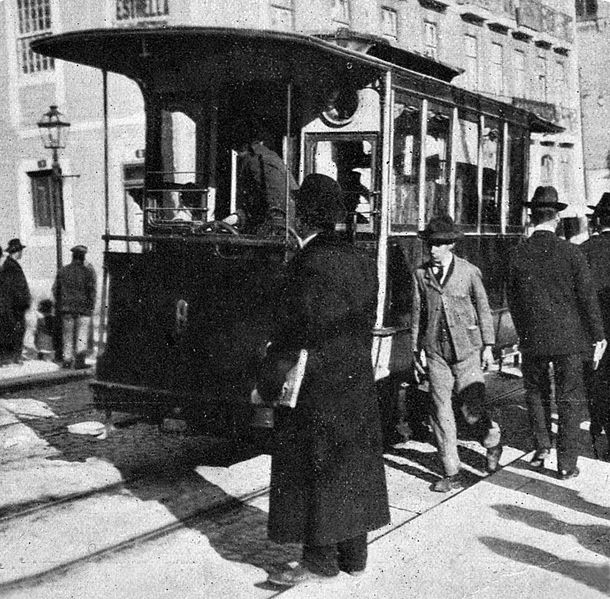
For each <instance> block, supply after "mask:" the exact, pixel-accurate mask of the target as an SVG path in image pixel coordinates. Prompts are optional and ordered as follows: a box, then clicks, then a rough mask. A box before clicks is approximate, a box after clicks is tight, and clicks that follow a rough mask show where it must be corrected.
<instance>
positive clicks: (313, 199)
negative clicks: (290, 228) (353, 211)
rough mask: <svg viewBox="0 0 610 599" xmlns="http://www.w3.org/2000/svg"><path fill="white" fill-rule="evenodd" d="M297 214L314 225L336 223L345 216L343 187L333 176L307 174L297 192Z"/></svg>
mask: <svg viewBox="0 0 610 599" xmlns="http://www.w3.org/2000/svg"><path fill="white" fill-rule="evenodd" d="M296 214H297V216H298V217H299V218H301V219H303V220H304V221H305V222H307V224H309V225H313V226H325V227H328V226H330V225H334V224H335V223H337V222H340V221H341V220H343V218H344V217H345V207H344V206H343V203H342V201H341V187H340V186H339V184H338V183H337V182H336V181H335V180H334V179H331V177H327V176H326V175H320V174H317V173H314V174H311V175H307V177H305V179H303V184H302V185H301V188H300V189H299V191H298V192H297V198H296Z"/></svg>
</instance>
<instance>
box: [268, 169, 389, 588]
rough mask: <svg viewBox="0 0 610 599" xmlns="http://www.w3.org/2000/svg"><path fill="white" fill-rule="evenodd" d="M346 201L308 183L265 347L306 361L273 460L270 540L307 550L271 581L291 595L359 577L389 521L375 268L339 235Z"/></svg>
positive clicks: (335, 188) (279, 424) (321, 184)
mask: <svg viewBox="0 0 610 599" xmlns="http://www.w3.org/2000/svg"><path fill="white" fill-rule="evenodd" d="M340 194H341V190H340V187H339V185H338V184H337V183H336V182H335V181H334V180H333V179H331V178H330V177H326V176H324V175H317V174H315V175H309V176H308V177H306V178H305V180H304V181H303V185H302V187H301V190H300V192H299V194H298V200H297V218H298V219H299V221H300V223H301V232H302V233H303V235H304V244H305V245H304V248H303V249H302V250H301V251H300V252H299V253H298V254H297V255H296V257H295V258H294V259H293V260H292V262H291V264H290V266H289V273H288V278H287V283H286V288H285V297H284V301H283V302H282V303H283V305H282V308H281V310H282V312H281V314H280V315H279V323H280V324H279V330H278V332H277V334H276V335H275V339H274V342H273V343H272V345H271V346H270V347H269V354H270V355H272V356H273V355H278V356H280V355H286V354H287V353H288V354H289V353H290V352H296V353H298V352H299V350H300V349H307V350H308V352H309V357H308V360H307V365H306V369H305V375H304V378H303V382H302V386H301V390H300V394H299V396H298V400H297V405H296V407H295V408H294V409H290V408H279V409H278V410H277V412H278V414H277V420H276V429H277V445H276V448H275V451H274V452H273V455H272V466H271V491H270V508H269V525H268V528H269V536H270V538H271V539H272V540H274V541H277V542H281V543H285V542H302V543H303V555H302V560H301V562H300V563H299V565H298V566H297V567H296V568H293V569H286V570H284V571H282V572H279V573H278V574H277V575H271V576H270V577H269V580H270V582H273V583H275V584H280V585H285V586H291V585H294V584H298V583H301V582H307V581H311V580H324V579H327V578H328V577H332V576H336V575H338V573H339V571H340V570H343V571H345V572H348V573H350V574H358V573H360V572H362V571H363V570H364V568H365V565H366V558H367V533H368V532H369V531H372V530H375V529H377V528H380V527H381V526H384V525H385V524H387V523H388V522H389V510H388V498H387V489H386V481H385V473H384V467H383V459H382V436H381V424H380V416H379V407H378V400H377V396H376V391H375V383H374V378H373V369H372V365H371V342H372V337H371V328H372V325H373V321H374V313H375V302H376V289H377V279H376V275H375V265H374V263H373V262H372V261H371V260H370V259H369V258H368V257H366V256H364V255H363V254H361V253H360V252H359V251H358V250H357V249H356V248H355V247H354V246H353V245H352V244H351V243H349V242H348V241H347V240H346V239H344V238H342V237H340V236H339V235H338V234H336V233H335V231H334V224H335V222H337V219H338V218H339V217H340V215H341V212H342V207H341V205H340ZM282 412H283V413H282Z"/></svg>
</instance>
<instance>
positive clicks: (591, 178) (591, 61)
mask: <svg viewBox="0 0 610 599" xmlns="http://www.w3.org/2000/svg"><path fill="white" fill-rule="evenodd" d="M576 27H577V38H578V56H579V69H580V90H581V110H582V131H583V146H584V164H585V175H586V190H587V197H588V198H589V204H597V202H598V200H599V198H600V197H601V195H602V194H603V193H604V192H607V191H610V135H609V134H608V122H609V119H610V81H609V80H608V78H607V77H604V76H603V74H604V73H606V72H607V71H608V68H609V67H610V4H608V3H607V2H602V1H600V2H598V1H597V0H578V1H577V2H576Z"/></svg>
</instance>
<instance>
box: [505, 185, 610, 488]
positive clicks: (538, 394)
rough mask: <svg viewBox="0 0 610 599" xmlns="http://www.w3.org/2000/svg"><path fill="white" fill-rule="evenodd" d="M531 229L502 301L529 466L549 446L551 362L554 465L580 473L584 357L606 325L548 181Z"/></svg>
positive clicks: (537, 196) (565, 474) (566, 474)
mask: <svg viewBox="0 0 610 599" xmlns="http://www.w3.org/2000/svg"><path fill="white" fill-rule="evenodd" d="M525 206H528V207H530V208H531V219H532V223H533V224H534V230H533V233H532V235H531V237H530V238H529V239H527V240H525V241H524V242H523V243H521V244H519V245H518V246H517V247H516V248H515V250H514V251H513V252H512V254H511V256H510V260H509V273H508V284H507V296H508V304H509V307H510V311H511V315H512V317H513V321H514V323H515V327H516V329H517V334H518V335H519V348H520V350H521V352H522V355H523V381H524V386H525V398H526V402H527V407H528V411H529V417H530V424H531V427H532V433H533V437H534V443H535V448H536V453H535V454H534V457H533V459H532V462H531V463H532V466H533V467H536V468H540V467H543V466H544V462H545V459H546V458H547V457H548V456H549V453H550V449H551V428H550V425H551V423H550V418H549V412H550V410H549V406H548V405H545V399H544V398H545V392H544V390H545V388H546V386H547V384H548V368H549V364H550V363H552V364H553V368H554V375H555V391H556V398H555V399H556V403H557V411H558V415H559V427H558V435H557V468H558V476H559V478H560V479H568V478H573V477H575V476H578V474H579V470H578V467H577V461H578V435H579V430H580V421H579V418H578V403H579V402H580V401H583V400H584V386H583V379H582V356H583V354H585V353H587V352H591V351H592V343H593V342H600V343H601V342H603V340H604V330H603V326H602V320H601V315H600V309H599V304H598V301H597V295H596V293H595V288H594V286H593V281H592V279H591V272H590V271H589V267H588V266H587V262H586V260H585V257H584V255H583V253H582V252H581V251H580V250H579V249H578V248H577V247H576V246H575V245H573V244H571V243H569V242H568V241H565V240H564V239H559V237H557V235H556V233H555V231H556V229H557V226H558V224H559V212H560V211H561V210H563V209H564V208H566V207H567V205H566V204H563V203H561V202H559V201H558V196H557V191H556V190H555V188H554V187H551V186H548V187H538V188H537V189H536V191H535V193H534V197H533V198H532V201H531V202H527V203H525Z"/></svg>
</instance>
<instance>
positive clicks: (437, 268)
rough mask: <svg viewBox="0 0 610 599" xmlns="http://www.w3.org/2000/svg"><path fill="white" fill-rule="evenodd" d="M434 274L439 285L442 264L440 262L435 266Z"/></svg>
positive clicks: (441, 275) (441, 276)
mask: <svg viewBox="0 0 610 599" xmlns="http://www.w3.org/2000/svg"><path fill="white" fill-rule="evenodd" d="M434 276H435V277H436V280H437V281H438V282H439V285H440V282H441V281H442V280H443V265H442V264H439V265H438V266H437V267H436V273H435V274H434Z"/></svg>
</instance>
